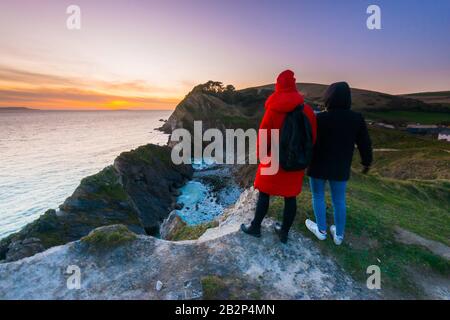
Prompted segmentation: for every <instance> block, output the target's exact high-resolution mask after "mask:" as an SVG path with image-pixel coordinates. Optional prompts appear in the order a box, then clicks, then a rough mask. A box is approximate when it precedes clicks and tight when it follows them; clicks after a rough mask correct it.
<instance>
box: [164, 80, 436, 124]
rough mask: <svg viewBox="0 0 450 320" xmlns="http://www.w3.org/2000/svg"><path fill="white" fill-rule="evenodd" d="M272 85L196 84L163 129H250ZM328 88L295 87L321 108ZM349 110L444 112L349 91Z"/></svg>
mask: <svg viewBox="0 0 450 320" xmlns="http://www.w3.org/2000/svg"><path fill="white" fill-rule="evenodd" d="M274 87H275V86H274V84H269V85H264V86H258V87H252V88H246V89H241V90H234V87H233V86H227V87H224V86H223V85H222V83H220V82H215V81H209V82H207V83H205V84H201V85H197V86H196V87H194V88H193V89H192V90H191V92H189V93H188V94H187V95H186V97H185V98H184V99H183V100H182V101H181V102H180V103H179V104H178V105H177V107H176V109H175V111H174V112H173V113H172V115H171V116H170V118H169V119H168V121H167V122H166V123H165V124H164V125H163V126H162V130H163V131H165V132H168V133H170V132H171V131H172V130H173V129H175V128H186V129H188V130H192V124H193V120H202V121H203V124H204V125H205V127H207V128H220V129H224V128H243V129H245V128H251V127H255V126H256V125H257V124H259V121H260V119H261V117H262V115H263V113H264V108H263V105H264V101H265V100H266V99H267V97H268V96H269V95H270V94H271V93H272V92H273V91H274ZM327 87H328V85H324V84H317V83H298V84H297V88H298V89H299V91H300V92H301V93H302V94H303V95H304V96H305V100H306V102H307V103H310V104H311V105H312V106H313V107H314V106H318V105H323V101H322V97H323V94H324V92H325V90H326V89H327ZM351 90H352V109H354V110H357V111H361V112H364V113H375V112H377V113H381V112H382V111H402V112H404V111H421V112H422V111H427V112H438V111H441V112H442V111H443V110H442V108H443V107H442V106H440V105H439V106H437V105H433V104H429V103H426V102H424V101H421V100H418V99H414V98H411V97H408V96H396V95H391V94H387V93H382V92H376V91H370V90H364V89H356V88H352V89H351Z"/></svg>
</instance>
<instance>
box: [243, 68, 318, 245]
mask: <svg viewBox="0 0 450 320" xmlns="http://www.w3.org/2000/svg"><path fill="white" fill-rule="evenodd" d="M301 104H304V99H303V96H302V95H301V94H300V93H299V92H298V91H297V86H296V83H295V78H294V73H293V72H292V71H290V70H286V71H283V72H282V73H280V75H279V76H278V78H277V83H276V85H275V92H274V93H273V94H272V95H271V96H270V97H269V98H268V99H267V101H266V103H265V109H266V111H265V113H264V117H263V119H262V121H261V125H260V127H259V129H267V133H268V137H267V139H265V140H267V141H268V142H267V144H268V146H267V150H269V152H268V155H269V157H270V130H271V129H281V127H282V126H283V122H284V119H285V117H286V114H287V113H288V112H291V111H293V110H294V109H295V108H296V107H297V106H298V105H301ZM303 112H304V113H305V115H306V116H307V117H308V119H309V121H310V123H311V127H312V131H313V141H314V142H315V140H316V128H317V124H316V117H315V115H314V111H313V110H312V108H311V107H310V106H309V105H307V104H305V105H304V109H303ZM259 141H260V140H259V139H258V145H257V150H259V147H260V146H259ZM270 166H271V164H270V163H268V164H262V163H260V164H259V166H258V171H257V172H256V178H255V183H254V185H255V188H256V189H258V190H259V197H258V203H257V205H256V212H255V217H254V219H253V221H252V223H251V224H250V225H249V226H245V225H241V230H242V231H243V232H245V233H247V234H250V235H252V236H256V237H260V236H261V223H262V221H263V219H264V217H265V215H266V214H267V210H268V209H269V200H270V196H271V195H272V196H282V197H284V212H283V223H282V225H279V224H277V225H276V226H275V231H276V232H277V234H278V236H279V237H280V240H281V241H282V242H283V243H286V242H287V238H288V232H289V229H290V228H291V226H292V223H293V222H294V218H295V214H296V211H297V202H296V196H297V195H298V194H300V192H301V191H302V184H303V176H304V170H300V171H285V170H283V169H282V168H278V171H277V172H276V173H275V174H273V175H264V174H262V173H261V168H264V167H270Z"/></svg>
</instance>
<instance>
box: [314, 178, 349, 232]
mask: <svg viewBox="0 0 450 320" xmlns="http://www.w3.org/2000/svg"><path fill="white" fill-rule="evenodd" d="M326 182H327V180H322V179H316V178H309V185H310V188H311V193H312V204H313V209H314V215H315V216H316V223H317V227H318V228H319V230H320V231H322V232H326V230H327V217H326V215H327V210H326V204H325V184H326ZM329 183H330V189H331V199H332V203H333V209H334V224H335V225H336V234H337V235H338V236H341V237H343V236H344V229H345V217H346V208H345V190H346V187H347V181H331V180H330V181H329Z"/></svg>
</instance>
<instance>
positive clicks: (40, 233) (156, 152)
mask: <svg viewBox="0 0 450 320" xmlns="http://www.w3.org/2000/svg"><path fill="white" fill-rule="evenodd" d="M170 152H171V150H170V148H169V147H163V146H157V145H151V144H149V145H146V146H142V147H139V148H137V149H135V150H132V151H130V152H124V153H122V154H121V155H120V156H119V157H117V158H116V160H115V161H114V166H109V167H107V168H105V169H103V170H102V171H100V172H99V173H97V174H95V175H93V176H90V177H86V178H84V179H83V180H82V181H81V183H80V185H79V186H78V187H77V189H76V190H75V191H74V193H73V194H72V195H71V196H70V197H69V198H67V199H66V200H65V201H64V203H63V204H62V205H61V206H60V211H59V212H56V211H55V210H48V211H47V212H45V213H44V214H43V215H42V216H40V217H39V218H38V219H37V220H35V221H33V222H32V223H30V224H28V225H26V226H25V227H24V228H23V229H22V230H21V231H19V232H17V233H15V234H12V235H10V236H8V237H6V238H5V239H2V240H1V241H0V260H8V261H13V260H17V259H21V258H23V257H27V256H31V255H34V254H35V253H37V252H40V251H43V250H44V249H47V248H49V247H52V246H56V245H61V244H65V243H67V242H71V241H75V240H78V239H80V238H82V237H84V236H86V235H88V234H89V232H91V231H92V230H93V229H95V228H98V227H101V226H107V225H114V224H123V225H125V226H126V227H128V229H129V230H131V231H133V232H135V233H137V234H145V233H147V234H157V233H158V232H159V224H160V221H163V220H164V218H166V217H167V216H168V214H169V212H170V209H169V208H170V207H171V203H172V201H173V196H172V193H171V191H170V186H171V185H173V184H174V183H178V184H182V183H183V182H184V181H186V180H187V179H190V178H191V176H192V167H191V166H190V165H180V166H176V165H174V164H173V163H172V161H171V159H170ZM30 238H31V239H37V240H39V242H37V241H35V240H33V241H31V240H28V239H30Z"/></svg>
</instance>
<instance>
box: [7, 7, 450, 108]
mask: <svg viewBox="0 0 450 320" xmlns="http://www.w3.org/2000/svg"><path fill="white" fill-rule="evenodd" d="M70 4H76V5H79V6H80V7H81V15H82V20H81V21H82V28H81V30H79V31H70V30H67V28H66V19H67V16H68V15H67V14H66V13H65V10H66V8H67V6H68V5H70ZM370 4H377V5H379V6H380V7H381V14H382V18H381V21H382V30H368V29H367V27H366V19H367V17H368V15H367V14H366V9H367V7H368V5H370ZM449 34H450V1H448V0H433V1H415V0H396V1H387V0H383V1H366V0H348V1H334V0H324V1H320V0H307V1H306V0H305V1H302V0H295V1H265V0H240V1H238V0H226V1H225V0H223V1H215V0H209V1H206V0H179V1H167V0H164V1H163V0H161V1H148V0H147V1H130V0H128V1H110V0H109V1H106V0H105V1H93V0H89V1H80V0H71V1H64V0H58V1H56V0H55V1H42V0H41V1H25V0H16V1H9V2H8V3H5V2H2V4H1V5H0V107H1V106H13V105H14V106H17V105H21V106H22V105H25V106H37V107H49V108H58V106H59V105H61V104H63V105H64V106H66V107H71V108H88V107H89V106H92V107H93V108H101V107H102V106H103V107H130V108H143V107H146V108H147V107H155V108H171V107H174V106H175V105H176V102H177V101H179V100H180V99H181V98H182V97H183V96H184V95H185V94H186V93H187V92H188V91H189V90H190V89H191V87H192V86H193V85H195V84H197V83H201V82H205V81H207V80H218V81H223V82H224V83H226V84H228V83H231V84H234V85H235V86H236V87H238V88H243V87H248V86H255V85H262V84H267V83H271V82H273V81H274V79H275V78H276V75H277V74H278V73H279V72H280V71H282V70H284V69H286V68H290V69H292V70H293V71H294V72H295V73H296V77H297V80H298V81H300V82H316V83H325V84H329V83H331V82H335V81H341V80H346V81H348V82H349V83H350V85H351V86H353V87H358V88H364V89H370V90H376V91H383V92H388V93H409V92H418V91H438V90H450V41H449V40H450V39H449ZM69 93H70V94H69ZM61 107H62V106H61Z"/></svg>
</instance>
